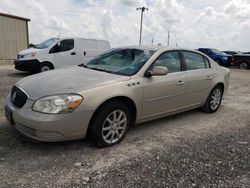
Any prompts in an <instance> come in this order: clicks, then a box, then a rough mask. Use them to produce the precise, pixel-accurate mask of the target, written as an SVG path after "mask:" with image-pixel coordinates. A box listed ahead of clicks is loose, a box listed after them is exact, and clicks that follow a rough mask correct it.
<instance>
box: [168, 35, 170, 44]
mask: <svg viewBox="0 0 250 188" xmlns="http://www.w3.org/2000/svg"><path fill="white" fill-rule="evenodd" d="M169 40H170V31H168V47H169Z"/></svg>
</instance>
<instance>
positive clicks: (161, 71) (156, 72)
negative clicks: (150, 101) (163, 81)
mask: <svg viewBox="0 0 250 188" xmlns="http://www.w3.org/2000/svg"><path fill="white" fill-rule="evenodd" d="M167 74H168V68H167V67H162V66H155V67H153V69H151V70H148V71H147V72H146V73H145V76H146V77H148V78H150V77H151V76H165V75H167Z"/></svg>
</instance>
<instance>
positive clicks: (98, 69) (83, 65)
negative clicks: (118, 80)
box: [78, 64, 113, 73]
mask: <svg viewBox="0 0 250 188" xmlns="http://www.w3.org/2000/svg"><path fill="white" fill-rule="evenodd" d="M78 66H79V67H84V68H87V69H92V70H97V71H102V72H108V73H113V72H112V71H108V70H106V69H100V68H97V67H89V66H87V65H85V64H80V65H78Z"/></svg>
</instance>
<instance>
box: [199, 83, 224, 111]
mask: <svg viewBox="0 0 250 188" xmlns="http://www.w3.org/2000/svg"><path fill="white" fill-rule="evenodd" d="M221 100H222V88H221V86H219V85H217V86H215V87H214V88H213V89H212V91H211V92H210V94H209V96H208V98H207V101H206V103H205V104H204V106H203V107H202V109H203V110H204V111H205V112H207V113H214V112H216V111H217V110H218V109H219V107H220V104H221Z"/></svg>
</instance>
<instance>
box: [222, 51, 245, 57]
mask: <svg viewBox="0 0 250 188" xmlns="http://www.w3.org/2000/svg"><path fill="white" fill-rule="evenodd" d="M223 52H224V53H226V54H228V55H232V56H233V55H236V54H243V53H242V52H240V51H223Z"/></svg>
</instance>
